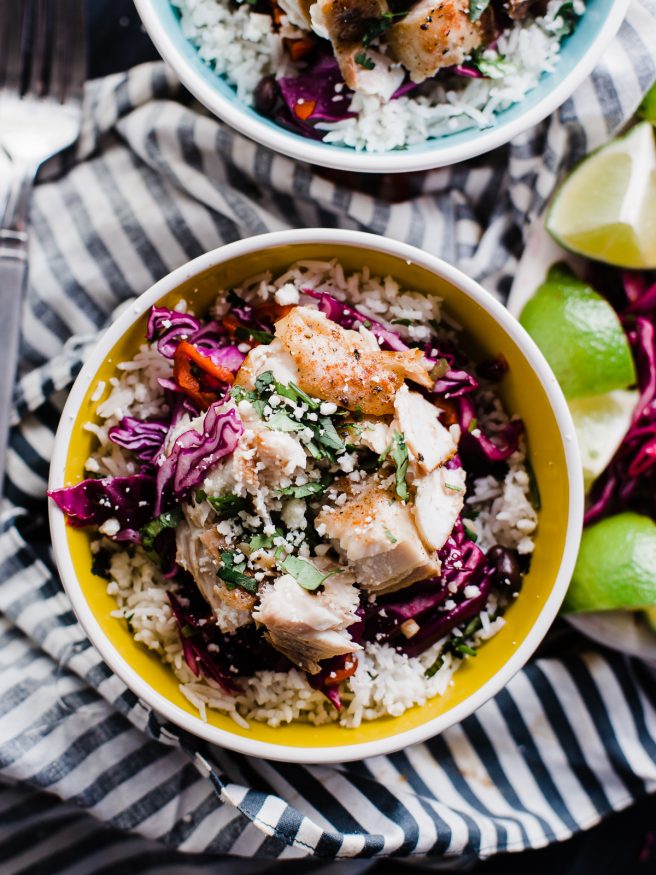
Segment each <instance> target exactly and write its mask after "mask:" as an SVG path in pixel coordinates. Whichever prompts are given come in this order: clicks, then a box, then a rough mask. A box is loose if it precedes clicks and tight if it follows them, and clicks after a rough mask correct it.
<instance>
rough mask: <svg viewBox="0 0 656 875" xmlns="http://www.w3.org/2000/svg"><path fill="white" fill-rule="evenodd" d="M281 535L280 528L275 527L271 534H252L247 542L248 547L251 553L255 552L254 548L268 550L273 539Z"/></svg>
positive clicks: (281, 536)
mask: <svg viewBox="0 0 656 875" xmlns="http://www.w3.org/2000/svg"><path fill="white" fill-rule="evenodd" d="M283 537H284V532H283V531H282V529H276V531H275V533H274V534H273V535H253V537H252V538H251V539H250V541H249V542H248V548H249V550H250V551H251V553H255V551H256V550H270V549H271V548H272V547H273V539H274V538H283Z"/></svg>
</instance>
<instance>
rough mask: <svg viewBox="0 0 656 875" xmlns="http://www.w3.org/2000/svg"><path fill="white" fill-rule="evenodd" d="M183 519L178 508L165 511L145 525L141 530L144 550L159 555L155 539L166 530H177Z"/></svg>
mask: <svg viewBox="0 0 656 875" xmlns="http://www.w3.org/2000/svg"><path fill="white" fill-rule="evenodd" d="M181 519H182V511H181V510H180V508H176V509H175V510H167V511H165V512H164V513H162V514H160V515H159V516H158V517H156V518H155V519H154V520H151V521H150V522H149V523H148V524H147V525H145V526H144V527H143V529H142V530H141V546H142V547H143V548H144V550H145V551H146V552H147V553H151V554H155V555H157V550H156V549H155V539H156V538H157V536H158V535H159V534H161V533H162V532H163V531H164V529H175V528H176V526H177V525H178V523H179V522H180V520H181ZM151 558H152V557H151Z"/></svg>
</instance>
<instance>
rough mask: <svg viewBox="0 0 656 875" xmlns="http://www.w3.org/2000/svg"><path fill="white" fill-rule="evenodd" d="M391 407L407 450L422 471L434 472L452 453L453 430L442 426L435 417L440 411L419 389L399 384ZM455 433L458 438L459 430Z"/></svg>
mask: <svg viewBox="0 0 656 875" xmlns="http://www.w3.org/2000/svg"><path fill="white" fill-rule="evenodd" d="M394 410H395V411H396V421H397V422H398V425H399V431H401V432H403V434H404V435H405V441H406V444H407V446H408V449H409V450H410V452H411V453H412V455H413V456H414V460H415V462H416V463H417V465H418V466H419V468H420V469H421V470H423V471H433V470H434V469H435V468H437V467H438V465H443V464H444V463H445V462H447V461H448V460H449V459H451V458H452V457H453V456H455V454H456V453H457V451H458V444H457V442H456V440H454V433H452V431H451V430H450V429H448V428H445V427H444V426H443V425H442V423H441V422H440V421H439V419H438V414H439V412H440V411H439V410H438V409H437V408H436V407H434V406H433V405H432V404H431V403H430V401H426V399H425V398H424V397H423V396H422V395H420V394H419V392H411V391H410V389H408V387H407V386H405V385H403V386H401V388H400V389H399V391H398V392H397V393H396V398H395V399H394ZM455 428H456V429H457V426H456V427H455ZM455 436H456V437H459V430H456V431H455Z"/></svg>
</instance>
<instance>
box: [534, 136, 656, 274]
mask: <svg viewBox="0 0 656 875" xmlns="http://www.w3.org/2000/svg"><path fill="white" fill-rule="evenodd" d="M546 228H547V231H548V232H549V233H550V234H551V235H552V237H554V239H555V240H556V242H558V243H559V244H560V245H561V246H563V247H564V248H565V249H568V250H570V251H571V252H575V253H577V254H579V255H584V256H587V257H588V258H592V259H595V260H597V261H602V262H605V263H607V264H613V265H616V266H618V267H624V268H633V269H651V268H656V141H655V138H654V128H653V127H652V125H651V124H650V122H648V121H643V122H640V123H638V124H637V125H635V126H634V127H633V128H631V130H630V131H629V133H628V134H626V135H625V136H623V137H618V138H617V139H615V140H612V141H611V142H610V143H608V144H606V145H605V146H602V147H601V148H600V149H598V150H597V151H596V152H593V153H592V154H591V155H589V156H588V157H587V158H585V159H584V160H583V161H582V162H581V164H579V165H578V167H576V168H575V169H574V170H573V171H572V172H571V173H570V174H569V176H568V177H567V178H566V179H565V181H564V182H563V183H562V185H561V186H560V188H559V189H558V190H557V191H556V194H555V195H554V198H553V201H552V204H551V207H550V209H549V212H548V214H547V219H546Z"/></svg>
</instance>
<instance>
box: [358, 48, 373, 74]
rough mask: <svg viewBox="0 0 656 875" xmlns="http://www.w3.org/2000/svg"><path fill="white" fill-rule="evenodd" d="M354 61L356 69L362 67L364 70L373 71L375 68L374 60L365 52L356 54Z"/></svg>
mask: <svg viewBox="0 0 656 875" xmlns="http://www.w3.org/2000/svg"><path fill="white" fill-rule="evenodd" d="M354 60H355V63H356V64H357V65H358V67H362V68H363V69H364V70H373V69H374V67H375V66H376V62H375V61H374V59H373V58H372V57H370V55H368V54H367V53H366V52H357V53H356V55H355V58H354Z"/></svg>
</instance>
